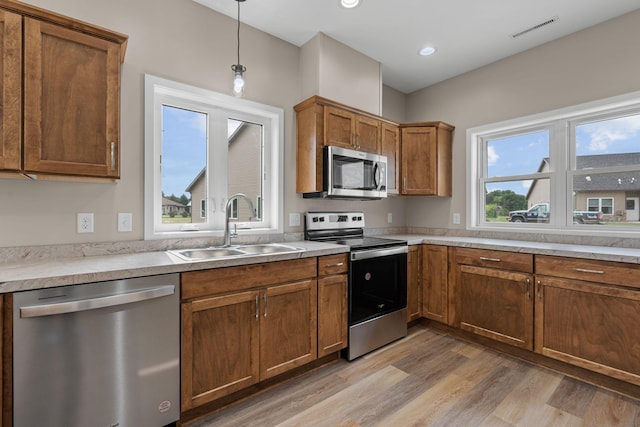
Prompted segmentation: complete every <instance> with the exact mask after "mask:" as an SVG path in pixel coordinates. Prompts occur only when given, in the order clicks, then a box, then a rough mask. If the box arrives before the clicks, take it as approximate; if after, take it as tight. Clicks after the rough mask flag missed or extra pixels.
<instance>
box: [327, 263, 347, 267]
mask: <svg viewBox="0 0 640 427" xmlns="http://www.w3.org/2000/svg"><path fill="white" fill-rule="evenodd" d="M343 265H344V262H339V263H337V264H329V265H327V267H342V266H343Z"/></svg>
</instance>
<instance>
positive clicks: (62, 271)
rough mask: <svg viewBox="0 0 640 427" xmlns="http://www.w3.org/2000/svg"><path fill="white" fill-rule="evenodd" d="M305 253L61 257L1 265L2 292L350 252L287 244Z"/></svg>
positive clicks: (313, 244)
mask: <svg viewBox="0 0 640 427" xmlns="http://www.w3.org/2000/svg"><path fill="white" fill-rule="evenodd" d="M287 245H291V246H296V247H298V248H304V249H305V251H304V252H296V253H288V254H286V253H285V254H269V255H255V256H243V257H237V258H226V259H217V260H206V261H184V260H181V259H180V258H178V257H176V256H175V255H172V254H170V253H168V252H166V251H158V252H143V253H133V254H120V255H102V256H87V257H77V258H60V259H55V260H51V261H30V262H27V261H23V262H17V263H12V264H0V293H6V292H15V291H24V290H29V289H40V288H49V287H54V286H64V285H76V284H81V283H91V282H101V281H106V280H119V279H127V278H132V277H141V276H152V275H156V274H167V273H181V272H185V271H193V270H205V269H209V268H220V267H231V266H238V265H247V264H256V263H261V262H272V261H284V260H289V259H296V258H307V257H316V256H322V255H331V254H336V253H343V252H348V250H349V248H347V247H346V246H341V245H336V244H329V243H321V242H309V241H298V242H287Z"/></svg>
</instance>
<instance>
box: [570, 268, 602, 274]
mask: <svg viewBox="0 0 640 427" xmlns="http://www.w3.org/2000/svg"><path fill="white" fill-rule="evenodd" d="M575 270H576V271H577V272H579V273H593V274H604V271H602V270H589V269H588V268H576V269H575Z"/></svg>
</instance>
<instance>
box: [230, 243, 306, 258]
mask: <svg viewBox="0 0 640 427" xmlns="http://www.w3.org/2000/svg"><path fill="white" fill-rule="evenodd" d="M236 248H237V249H238V250H241V251H243V252H247V253H249V254H252V255H262V254H278V253H284V252H302V251H304V249H300V248H296V247H293V246H288V245H281V244H278V243H263V244H259V245H245V246H236Z"/></svg>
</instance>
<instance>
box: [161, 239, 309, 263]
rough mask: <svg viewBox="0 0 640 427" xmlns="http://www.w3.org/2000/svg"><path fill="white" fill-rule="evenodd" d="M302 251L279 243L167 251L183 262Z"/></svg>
mask: <svg viewBox="0 0 640 427" xmlns="http://www.w3.org/2000/svg"><path fill="white" fill-rule="evenodd" d="M303 251H304V249H301V248H296V247H294V246H289V245H283V244H280V243H261V244H256V245H242V246H231V247H228V248H223V247H211V248H203V249H181V250H173V251H169V252H170V253H172V254H174V255H175V256H177V257H178V258H181V259H183V260H185V261H204V260H214V259H224V258H235V257H241V256H256V255H269V254H283V253H292V252H303Z"/></svg>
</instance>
